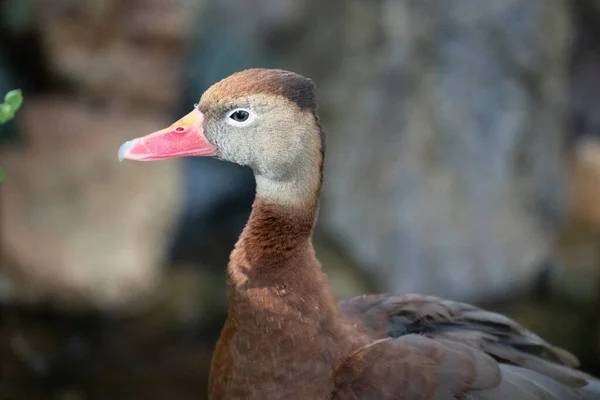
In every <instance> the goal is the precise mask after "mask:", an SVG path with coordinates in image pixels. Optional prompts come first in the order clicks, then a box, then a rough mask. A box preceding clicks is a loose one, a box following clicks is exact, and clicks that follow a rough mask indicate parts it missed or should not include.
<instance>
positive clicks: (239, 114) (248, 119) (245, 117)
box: [225, 108, 255, 127]
mask: <svg viewBox="0 0 600 400" xmlns="http://www.w3.org/2000/svg"><path fill="white" fill-rule="evenodd" d="M254 117H255V115H254V113H253V112H252V110H250V109H248V108H236V109H235V110H231V111H230V112H228V113H227V118H226V119H225V120H226V121H227V123H228V124H229V125H233V126H238V127H242V126H247V125H250V124H251V123H252V121H254Z"/></svg>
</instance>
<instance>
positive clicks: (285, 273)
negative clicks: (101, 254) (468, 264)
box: [118, 68, 600, 400]
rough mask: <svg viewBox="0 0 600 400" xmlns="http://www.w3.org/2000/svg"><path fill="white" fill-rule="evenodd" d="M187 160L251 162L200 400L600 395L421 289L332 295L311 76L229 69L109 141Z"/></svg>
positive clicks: (568, 361)
mask: <svg viewBox="0 0 600 400" xmlns="http://www.w3.org/2000/svg"><path fill="white" fill-rule="evenodd" d="M188 156H193V157H214V158H217V159H220V160H223V161H228V162H232V163H236V164H240V165H243V166H246V167H249V168H251V169H252V171H253V173H254V177H255V180H256V194H255V198H254V203H253V205H252V211H251V214H250V216H249V219H248V222H247V224H246V225H245V227H244V229H243V230H242V232H241V234H240V235H239V239H238V241H237V243H236V245H235V246H234V248H233V250H232V252H231V254H230V259H229V263H228V265H227V272H226V273H227V284H226V291H227V298H228V316H227V319H226V322H225V324H224V326H223V328H222V331H221V334H220V337H219V339H218V342H217V345H216V348H215V351H214V354H213V358H212V361H211V369H210V377H209V387H208V391H209V398H210V399H212V400H229V399H286V400H290V399H349V400H350V399H373V400H374V399H377V400H380V399H381V400H388V399H389V400H392V399H404V400H446V399H448V400H452V399H462V400H467V399H468V400H484V399H485V400H506V399H515V400H517V399H519V400H536V399H556V400H558V399H560V400H576V399H579V400H581V399H584V400H591V399H600V381H599V380H598V379H597V378H595V377H593V376H591V375H589V374H587V373H585V372H583V371H581V370H580V369H578V360H577V358H576V357H575V356H573V355H572V354H571V353H569V352H568V351H566V350H564V349H561V348H558V347H555V346H553V345H552V344H550V343H548V342H546V341H545V340H544V339H542V338H541V337H540V336H538V335H536V334H534V333H533V332H531V331H529V330H527V329H526V328H524V327H523V326H521V325H520V324H519V323H517V322H515V321H514V320H512V319H510V318H508V317H506V316H503V315H501V314H498V313H494V312H491V311H486V310H484V309H480V308H478V307H476V306H473V305H470V304H466V303H463V302H458V301H452V300H448V299H442V298H438V297H435V296H429V295H420V294H405V295H391V294H370V295H362V296H358V297H354V298H350V299H347V300H344V301H341V302H337V301H336V299H335V298H334V296H333V294H332V290H331V288H330V286H329V284H328V281H327V277H326V276H325V274H324V273H323V272H322V269H321V264H320V263H319V261H318V259H317V257H316V254H315V251H314V248H313V244H312V235H313V231H314V229H315V224H316V221H317V215H318V211H319V198H320V192H321V186H322V183H323V161H324V156H325V141H324V134H323V129H322V125H321V122H320V120H319V116H318V113H317V102H316V85H315V83H314V81H313V80H311V79H309V78H307V77H305V76H303V75H300V74H297V73H294V72H291V71H286V70H281V69H264V68H251V69H246V70H243V71H240V72H236V73H234V74H233V75H230V76H228V77H226V78H224V79H222V80H221V81H218V82H216V83H215V84H213V85H212V86H211V87H209V88H208V89H207V90H206V91H205V92H204V93H203V94H202V96H201V98H200V101H199V103H198V104H196V105H195V106H194V108H193V109H192V111H191V112H189V114H187V115H185V116H184V117H182V118H181V119H179V120H178V121H177V122H175V123H173V124H172V125H171V126H169V127H167V128H165V129H161V130H159V131H156V132H153V133H149V134H147V135H145V136H140V137H137V138H134V139H132V140H129V141H127V142H126V143H123V144H122V145H121V147H120V148H119V150H118V157H119V159H120V160H123V159H128V160H133V161H154V160H164V159H170V158H176V157H188Z"/></svg>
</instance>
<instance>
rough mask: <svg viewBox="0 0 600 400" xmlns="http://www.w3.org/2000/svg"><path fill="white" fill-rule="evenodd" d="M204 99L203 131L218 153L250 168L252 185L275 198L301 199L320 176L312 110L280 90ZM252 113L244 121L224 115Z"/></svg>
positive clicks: (311, 189) (318, 146)
mask: <svg viewBox="0 0 600 400" xmlns="http://www.w3.org/2000/svg"><path fill="white" fill-rule="evenodd" d="M229 103H230V104H226V102H225V101H223V102H219V104H216V105H214V106H213V105H212V104H210V103H208V104H203V103H202V102H201V104H200V109H201V110H203V113H204V114H205V119H204V134H205V136H206V137H207V139H208V140H209V141H210V142H211V143H213V144H214V145H215V146H216V147H217V151H218V157H219V158H221V159H223V160H227V161H230V162H234V163H237V164H241V165H245V166H248V167H250V168H252V170H253V171H254V174H255V176H256V179H257V191H258V192H259V194H261V193H260V191H261V188H262V190H263V191H264V192H265V193H263V194H262V195H265V196H268V197H277V198H279V200H280V201H286V202H296V201H301V200H302V199H303V198H306V197H307V196H308V195H309V192H314V190H317V189H316V187H317V186H318V184H319V182H320V172H319V169H320V163H321V137H320V131H319V127H318V125H317V122H316V121H315V118H314V114H313V113H312V112H310V111H305V110H302V109H300V108H299V107H298V106H296V104H295V103H293V102H291V101H289V100H288V99H286V98H285V97H282V96H273V95H265V94H255V95H251V96H248V97H244V98H239V99H236V100H235V101H230V102H229ZM236 109H244V110H247V111H248V112H250V113H252V118H251V120H250V121H249V122H248V123H243V124H236V123H231V122H230V121H228V118H229V116H230V115H231V112H232V111H233V110H236Z"/></svg>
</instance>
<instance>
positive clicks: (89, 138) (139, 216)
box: [0, 97, 181, 309]
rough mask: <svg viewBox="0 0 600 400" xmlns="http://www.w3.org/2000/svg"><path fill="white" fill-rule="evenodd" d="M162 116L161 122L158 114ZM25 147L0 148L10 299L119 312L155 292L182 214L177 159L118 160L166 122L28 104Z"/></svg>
mask: <svg viewBox="0 0 600 400" xmlns="http://www.w3.org/2000/svg"><path fill="white" fill-rule="evenodd" d="M163 118H164V116H163ZM17 122H18V125H19V127H20V129H21V131H22V133H23V136H24V137H25V141H26V146H25V147H23V148H5V149H0V159H2V165H3V167H4V169H5V174H6V180H5V182H4V183H3V184H2V186H1V189H0V212H1V215H2V220H1V221H0V246H1V252H0V266H1V268H0V269H1V270H2V271H3V272H4V273H6V274H8V275H9V277H10V279H11V282H12V285H11V286H9V288H6V287H5V289H7V290H8V289H11V291H12V292H11V293H4V294H5V295H8V296H9V297H12V298H13V299H15V298H16V299H20V300H26V301H39V300H45V299H47V300H50V301H51V302H53V303H57V304H61V305H63V306H66V307H75V308H78V307H82V306H93V307H99V308H116V307H122V308H123V309H126V308H128V307H131V306H135V305H138V303H139V302H140V301H141V300H144V299H146V297H148V296H150V295H152V294H153V292H154V289H155V287H156V285H157V281H158V279H159V278H160V276H161V272H160V268H161V266H162V265H163V263H164V260H165V257H166V251H167V246H166V245H165V243H168V238H169V236H170V233H171V231H172V225H173V223H174V221H175V219H176V217H177V210H178V209H179V202H180V199H179V195H178V193H180V186H181V175H180V168H179V167H178V165H177V162H176V161H168V162H161V163H150V164H145V163H143V164H140V163H133V162H124V163H119V162H118V160H117V157H116V151H117V149H118V147H119V145H120V144H121V143H122V142H124V141H125V140H127V139H129V138H131V137H132V136H138V135H140V134H143V133H148V132H151V131H154V130H156V129H158V128H160V127H163V126H164V125H165V123H166V119H161V118H160V116H159V114H155V115H153V116H149V115H144V114H136V113H129V112H126V111H125V110H121V111H110V110H104V109H102V108H101V107H97V106H96V107H88V106H86V105H85V104H84V103H83V102H81V101H79V102H75V101H73V100H68V99H63V98H57V97H49V98H38V99H34V98H29V99H28V100H27V101H26V102H25V104H24V107H23V109H22V110H21V111H20V112H19V114H18V120H17Z"/></svg>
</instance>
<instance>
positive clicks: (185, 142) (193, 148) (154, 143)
mask: <svg viewBox="0 0 600 400" xmlns="http://www.w3.org/2000/svg"><path fill="white" fill-rule="evenodd" d="M203 121H204V115H202V113H201V112H200V111H199V110H198V109H197V108H195V109H194V110H193V111H192V112H190V113H189V114H188V115H186V116H185V117H183V118H181V119H180V120H179V121H177V122H175V123H174V124H173V125H171V126H169V127H168V128H165V129H161V130H160V131H156V132H153V133H151V134H149V135H146V136H142V137H139V138H136V139H132V140H130V141H128V142H125V143H123V144H122V145H121V147H120V148H119V153H118V154H119V160H123V159H124V158H127V159H129V160H135V161H152V160H163V159H167V158H175V157H185V156H205V157H211V156H215V155H216V154H217V149H216V147H215V146H214V145H212V144H210V143H209V142H208V140H206V137H205V136H204V127H203Z"/></svg>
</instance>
